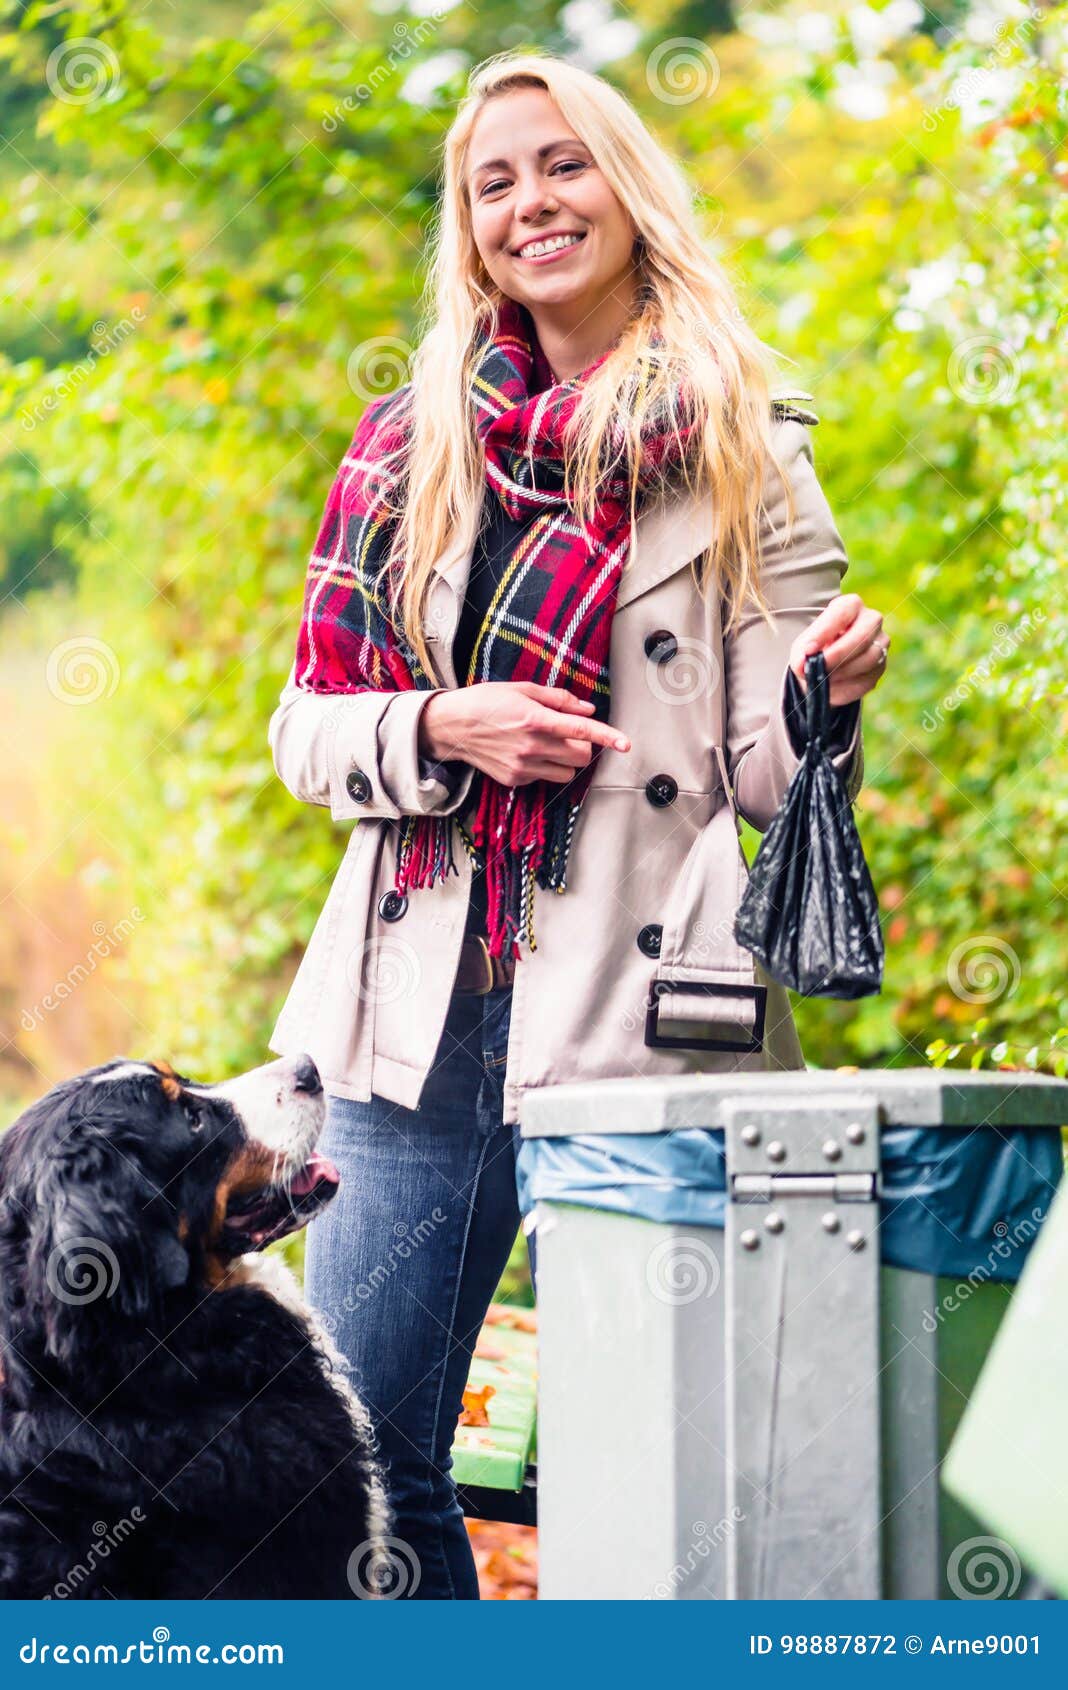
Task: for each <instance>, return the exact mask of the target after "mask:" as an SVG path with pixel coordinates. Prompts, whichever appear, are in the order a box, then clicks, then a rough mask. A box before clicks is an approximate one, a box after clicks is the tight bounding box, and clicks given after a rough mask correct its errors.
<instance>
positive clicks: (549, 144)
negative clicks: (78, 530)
mask: <svg viewBox="0 0 1068 1690" xmlns="http://www.w3.org/2000/svg"><path fill="white" fill-rule="evenodd" d="M585 145H586V143H585V141H580V140H579V138H578V136H577V135H565V136H564V137H563V139H562V140H560V141H546V143H545V145H544V146H543V147H539V148H538V150H537V153H536V154H535V157H536V158H546V157H547V156H548V154H549V153H551V152H555V151H556V149H557V147H585ZM508 168H509V161H508V160H507V159H506V158H489V159H484V160H483V162H482V163H481V164H476V165H475V168H474V169H473V170H472V172H471V174H472V176H477V175H478V173H479V171H480V170H507V169H508Z"/></svg>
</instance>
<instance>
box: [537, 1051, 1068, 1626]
mask: <svg viewBox="0 0 1068 1690" xmlns="http://www.w3.org/2000/svg"><path fill="white" fill-rule="evenodd" d="M1065 1120H1068V1083H1065V1082H1061V1081H1058V1080H1053V1079H1046V1078H1044V1077H1042V1076H1035V1075H1018V1074H1001V1073H997V1074H981V1073H974V1074H973V1073H968V1074H963V1073H960V1072H956V1071H935V1070H930V1069H905V1070H894V1071H869V1072H865V1073H835V1072H820V1071H814V1072H813V1071H810V1072H798V1073H790V1074H752V1073H750V1074H738V1075H724V1076H712V1075H693V1076H686V1077H682V1078H679V1079H677V1080H668V1081H664V1080H650V1079H639V1080H633V1081H627V1082H616V1081H603V1082H600V1083H595V1084H589V1085H581V1086H553V1087H546V1088H544V1089H542V1090H540V1091H536V1092H532V1093H530V1094H529V1095H528V1097H527V1098H526V1100H525V1102H524V1106H523V1110H522V1132H523V1136H524V1141H525V1142H524V1145H523V1149H522V1152H521V1155H520V1177H521V1201H522V1202H523V1206H524V1208H525V1209H527V1210H528V1224H529V1222H530V1220H531V1219H532V1220H533V1224H534V1225H535V1227H536V1233H537V1248H538V1306H539V1317H538V1327H539V1403H538V1519H539V1567H540V1586H539V1588H540V1593H541V1594H542V1596H543V1597H546V1598H549V1599H552V1598H567V1597H571V1598H574V1597H579V1598H597V1597H607V1598H623V1599H636V1598H667V1599H670V1598H681V1599H694V1598H697V1599H701V1598H704V1599H708V1598H721V1597H736V1598H756V1597H773V1598H790V1597H794V1598H805V1597H812V1598H842V1597H845V1598H869V1597H880V1596H883V1597H920V1598H936V1597H939V1596H948V1595H953V1594H957V1595H963V1594H968V1592H966V1591H965V1590H962V1589H961V1588H959V1579H960V1577H961V1574H960V1567H961V1550H960V1546H961V1545H966V1544H967V1543H968V1542H969V1541H970V1539H971V1538H972V1537H978V1536H979V1535H981V1531H982V1528H981V1527H980V1526H979V1525H978V1524H977V1523H976V1522H975V1521H974V1520H973V1519H972V1518H971V1517H970V1516H969V1515H967V1513H966V1512H965V1511H964V1510H963V1509H962V1508H961V1507H960V1506H959V1505H958V1504H956V1503H954V1502H953V1501H952V1499H950V1498H949V1497H948V1496H946V1495H945V1494H944V1493H942V1492H941V1490H940V1487H939V1463H940V1460H941V1457H942V1454H943V1453H944V1451H945V1449H946V1447H947V1445H948V1442H949V1439H950V1438H951V1436H952V1434H953V1431H954V1429H955V1427H956V1424H957V1421H958V1420H959V1418H960V1415H961V1413H962V1412H963V1409H964V1407H965V1405H966V1402H967V1399H968V1395H969V1393H970V1391H971V1388H972V1385H973V1383H974V1380H975V1378H976V1376H977V1374H978V1371H979V1369H980V1367H981V1365H982V1362H983V1358H984V1356H985V1354H986V1351H987V1349H988V1347H989V1344H990V1342H991V1340H992V1338H993V1335H994V1332H995V1331H996V1328H997V1325H998V1322H999V1320H1000V1318H1001V1314H1002V1312H1003V1311H1004V1308H1005V1306H1006V1303H1007V1299H1008V1297H1009V1296H1010V1295H1011V1283H1010V1282H1011V1280H1012V1279H1013V1278H1014V1277H1015V1276H1016V1274H1017V1273H1018V1272H1019V1269H1020V1267H1021V1266H1022V1262H1023V1259H1024V1257H1025V1256H1026V1252H1027V1249H1028V1248H1029V1245H1030V1242H1031V1240H1032V1239H1033V1237H1034V1236H1035V1234H1036V1233H1037V1230H1038V1227H1039V1225H1040V1224H1041V1220H1042V1217H1043V1215H1044V1212H1045V1209H1046V1207H1048V1204H1049V1201H1050V1199H1051V1197H1052V1194H1053V1189H1054V1187H1055V1184H1056V1181H1057V1179H1058V1178H1059V1176H1060V1172H1061V1168H1062V1157H1061V1150H1060V1140H1059V1136H1058V1134H1057V1133H1056V1131H1055V1130H1051V1129H1056V1128H1058V1127H1059V1126H1060V1125H1061V1123H1062V1122H1063V1121H1065ZM642 1135H645V1136H642ZM649 1135H652V1136H649ZM720 1135H721V1137H720ZM895 1135H896V1137H895ZM924 1135H926V1136H924ZM714 1139H717V1140H718V1142H719V1146H720V1158H721V1161H722V1164H723V1180H722V1191H721V1193H720V1194H719V1195H718V1197H715V1196H714V1198H713V1202H717V1201H718V1202H719V1204H720V1220H719V1223H718V1224H715V1223H713V1224H701V1221H700V1219H695V1217H700V1216H702V1215H704V1216H706V1217H708V1216H711V1215H712V1212H713V1211H712V1209H711V1208H708V1207H706V1208H705V1209H704V1210H703V1209H702V1202H704V1203H705V1204H706V1205H707V1204H708V1202H709V1198H708V1197H707V1196H706V1194H705V1193H704V1192H703V1190H702V1189H701V1187H702V1185H708V1186H710V1185H711V1184H712V1183H713V1180H712V1178H711V1177H710V1176H709V1175H708V1174H707V1172H706V1173H705V1174H703V1175H702V1177H701V1179H690V1180H689V1183H688V1184H687V1181H686V1180H682V1181H679V1180H677V1179H676V1178H675V1177H674V1175H673V1173H672V1171H671V1163H670V1157H671V1152H672V1151H673V1149H675V1148H676V1147H677V1146H680V1145H683V1144H688V1143H696V1144H697V1145H698V1153H699V1154H700V1155H704V1154H705V1150H704V1149H703V1148H702V1146H703V1141H705V1140H707V1141H708V1142H709V1144H711V1143H712V1142H713V1140H714ZM902 1142H904V1143H905V1144H906V1145H907V1144H909V1143H910V1142H915V1143H918V1144H921V1145H929V1144H930V1143H932V1142H934V1143H936V1144H943V1143H944V1144H945V1145H946V1146H947V1147H951V1149H952V1152H953V1155H952V1157H951V1158H950V1161H951V1162H954V1163H955V1166H956V1168H957V1183H958V1184H959V1181H960V1178H961V1177H964V1178H969V1177H970V1170H971V1166H972V1164H974V1163H975V1162H976V1161H977V1160H978V1159H980V1158H981V1155H982V1153H983V1146H984V1145H986V1146H991V1147H992V1149H993V1154H994V1156H995V1157H996V1158H997V1164H996V1165H995V1163H991V1164H990V1165H991V1167H994V1168H995V1176H996V1177H993V1178H987V1179H986V1180H980V1181H979V1182H977V1183H976V1182H974V1181H973V1185H974V1186H975V1189H974V1190H973V1191H972V1192H971V1194H970V1198H969V1201H970V1203H971V1210H970V1211H968V1210H967V1206H965V1207H964V1208H961V1207H960V1206H958V1208H957V1209H955V1208H954V1206H953V1202H952V1201H951V1200H949V1199H951V1198H952V1196H953V1188H954V1181H953V1179H952V1178H950V1177H948V1176H944V1172H943V1169H942V1163H941V1159H940V1158H938V1157H937V1156H935V1157H931V1154H930V1152H929V1151H928V1164H927V1166H928V1168H929V1169H934V1170H936V1171H935V1172H934V1173H933V1174H932V1175H931V1176H930V1177H929V1178H928V1179H927V1183H926V1184H925V1179H924V1176H922V1175H920V1174H918V1175H917V1176H916V1178H915V1181H914V1187H912V1188H910V1187H908V1186H907V1184H906V1186H905V1187H902V1188H900V1189H899V1193H898V1194H899V1196H900V1190H901V1189H904V1190H906V1191H908V1190H910V1189H912V1190H914V1191H915V1192H916V1193H918V1194H919V1195H918V1196H916V1198H915V1201H914V1203H913V1208H914V1211H915V1214H916V1216H917V1219H918V1223H919V1232H918V1234H917V1236H918V1238H919V1240H920V1242H919V1245H918V1246H917V1248H918V1250H919V1256H918V1258H916V1259H912V1260H911V1261H909V1259H908V1258H909V1236H910V1235H909V1233H908V1231H907V1229H904V1230H903V1228H902V1225H901V1209H902V1205H901V1203H896V1204H894V1203H892V1202H891V1201H890V1200H889V1199H888V1182H887V1179H886V1177H885V1175H884V1167H883V1162H884V1147H887V1146H889V1147H891V1149H893V1148H894V1147H895V1145H896V1146H898V1148H899V1147H900V1144H901V1143H902ZM652 1144H656V1145H664V1146H666V1156H667V1158H668V1160H667V1161H666V1162H665V1163H664V1164H663V1166H660V1167H658V1166H657V1165H656V1163H655V1159H654V1161H653V1163H652V1164H651V1165H650V1159H649V1157H648V1155H647V1154H644V1152H645V1151H646V1148H647V1146H649V1145H652ZM628 1145H634V1146H635V1147H636V1149H637V1150H639V1151H641V1152H643V1154H642V1155H641V1156H639V1157H637V1161H638V1163H639V1164H640V1167H641V1170H642V1171H641V1173H640V1175H639V1177H638V1179H637V1185H636V1186H635V1187H628V1184H627V1182H628V1179H631V1178H633V1175H634V1170H633V1168H630V1169H629V1170H627V1169H626V1168H625V1167H624V1164H625V1163H626V1161H627V1158H626V1157H625V1156H621V1153H620V1148H619V1147H624V1149H625V1148H626V1147H627V1146H628ZM576 1147H582V1148H583V1149H584V1150H585V1151H586V1152H589V1155H587V1158H586V1161H585V1163H584V1166H585V1168H586V1170H587V1176H586V1177H583V1178H579V1179H578V1180H577V1181H576V1180H575V1179H574V1177H573V1176H571V1175H565V1176H564V1177H561V1176H560V1164H561V1163H563V1164H564V1165H566V1164H567V1163H568V1161H569V1159H571V1158H573V1152H574V1150H575V1148H576ZM613 1147H614V1148H613ZM550 1151H551V1152H552V1154H551V1155H550V1154H548V1153H549V1152H550ZM897 1153H898V1152H897V1150H895V1154H897ZM590 1156H592V1157H593V1161H592V1162H591V1160H590ZM598 1158H599V1159H600V1160H599V1161H598V1160H597V1159H598ZM890 1160H892V1158H890V1157H888V1161H890ZM540 1164H545V1167H541V1166H540ZM546 1168H547V1170H548V1171H547V1173H546ZM591 1169H592V1172H591V1171H590V1170H591ZM896 1177H898V1176H895V1178H896ZM999 1182H1000V1185H1001V1187H1002V1190H1001V1191H1000V1192H999V1191H998V1190H997V1189H996V1187H997V1186H998V1183H999ZM889 1183H890V1184H891V1185H892V1183H893V1182H892V1181H890V1182H889ZM1010 1187H1011V1190H1010ZM634 1189H636V1190H637V1191H638V1193H639V1196H638V1198H637V1200H635V1199H634V1197H633V1191H634ZM628 1191H629V1193H630V1194H629V1195H627V1193H628ZM999 1203H1000V1204H1001V1206H1002V1210H1003V1213H1004V1216H1005V1218H1004V1219H999V1220H993V1221H992V1220H991V1217H992V1216H993V1215H998V1214H999ZM977 1205H978V1209H977V1208H976V1206H977ZM940 1207H941V1208H942V1209H943V1211H944V1213H945V1214H947V1215H949V1216H951V1217H952V1218H951V1219H950V1221H949V1223H948V1225H946V1224H945V1222H944V1220H943V1216H942V1215H940V1214H939V1209H940ZM888 1210H889V1211H890V1212H891V1213H892V1215H893V1216H895V1217H896V1220H895V1221H894V1222H893V1223H892V1222H891V1221H890V1220H888V1219H887V1214H888ZM979 1210H981V1211H982V1222H981V1225H979V1226H976V1225H974V1224H973V1223H974V1221H975V1214H976V1213H977V1212H978V1211H979ZM649 1214H653V1215H658V1216H660V1218H656V1219H650V1218H646V1216H648V1215H649ZM932 1215H933V1216H934V1220H933V1221H932V1220H931V1216H932ZM921 1217H922V1220H921ZM935 1223H937V1226H939V1227H942V1228H943V1230H944V1231H945V1232H946V1234H947V1236H946V1239H945V1241H944V1242H943V1241H942V1240H941V1239H940V1235H939V1232H938V1231H937V1229H936V1224H935ZM969 1227H970V1228H971V1231H972V1232H973V1233H974V1234H975V1235H974V1236H964V1234H965V1233H967V1232H968V1230H969ZM983 1232H986V1233H987V1234H989V1238H990V1241H991V1242H990V1243H989V1245H988V1247H986V1248H985V1250H983V1251H982V1252H981V1253H980V1252H978V1249H977V1247H978V1245H979V1242H980V1237H979V1235H980V1234H981V1233H983ZM884 1234H885V1235H886V1237H887V1238H891V1243H892V1245H893V1249H892V1250H891V1251H890V1254H891V1256H892V1255H893V1253H894V1250H896V1251H897V1255H898V1261H899V1262H900V1261H902V1260H905V1261H906V1262H907V1264H908V1265H905V1266H902V1265H894V1264H893V1262H892V1260H891V1261H888V1260H887V1250H886V1248H884V1247H883V1246H884V1244H885V1242H886V1239H885V1238H884ZM891 1235H893V1236H892V1237H891ZM940 1254H942V1255H944V1256H945V1259H944V1260H939V1256H940ZM880 1256H882V1262H880ZM965 1263H967V1264H968V1270H967V1272H966V1273H962V1272H961V1268H962V1267H963V1266H965ZM947 1266H948V1268H949V1272H948V1273H947V1272H946V1271H945V1269H946V1268H947ZM939 1269H941V1270H942V1271H939Z"/></svg>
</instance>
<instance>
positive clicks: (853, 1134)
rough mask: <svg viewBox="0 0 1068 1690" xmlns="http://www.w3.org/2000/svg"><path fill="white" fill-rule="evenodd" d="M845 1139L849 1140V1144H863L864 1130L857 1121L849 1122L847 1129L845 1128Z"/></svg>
mask: <svg viewBox="0 0 1068 1690" xmlns="http://www.w3.org/2000/svg"><path fill="white" fill-rule="evenodd" d="M846 1138H847V1139H848V1140H849V1142H850V1144H863V1143H864V1128H863V1127H862V1126H861V1124H860V1122H859V1121H850V1123H849V1125H848V1127H847V1128H846Z"/></svg>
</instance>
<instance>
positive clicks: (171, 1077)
mask: <svg viewBox="0 0 1068 1690" xmlns="http://www.w3.org/2000/svg"><path fill="white" fill-rule="evenodd" d="M149 1066H150V1067H152V1068H155V1069H157V1070H158V1071H159V1073H161V1074H162V1075H163V1090H164V1093H165V1095H166V1096H167V1097H169V1098H170V1100H171V1102H172V1103H177V1101H178V1099H179V1098H180V1097H181V1095H182V1082H181V1080H180V1079H179V1078H178V1076H177V1074H176V1073H175V1072H174V1069H173V1068H172V1067H171V1065H170V1063H169V1062H167V1061H166V1060H164V1059H162V1058H161V1059H160V1061H159V1062H150V1064H149Z"/></svg>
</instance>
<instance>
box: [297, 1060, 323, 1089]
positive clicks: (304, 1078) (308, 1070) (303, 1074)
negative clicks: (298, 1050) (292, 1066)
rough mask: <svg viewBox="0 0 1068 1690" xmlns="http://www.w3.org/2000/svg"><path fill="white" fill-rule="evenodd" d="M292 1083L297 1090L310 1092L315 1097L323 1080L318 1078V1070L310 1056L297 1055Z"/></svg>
mask: <svg viewBox="0 0 1068 1690" xmlns="http://www.w3.org/2000/svg"><path fill="white" fill-rule="evenodd" d="M293 1084H294V1086H295V1087H296V1089H297V1091H306V1092H310V1093H311V1095H312V1096H313V1097H315V1096H316V1095H317V1094H318V1093H319V1092H321V1091H322V1089H323V1082H322V1080H321V1079H320V1078H319V1070H318V1068H317V1067H316V1066H315V1063H314V1062H313V1061H312V1059H311V1057H310V1056H298V1057H297V1066H296V1071H295V1073H294V1075H293Z"/></svg>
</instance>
